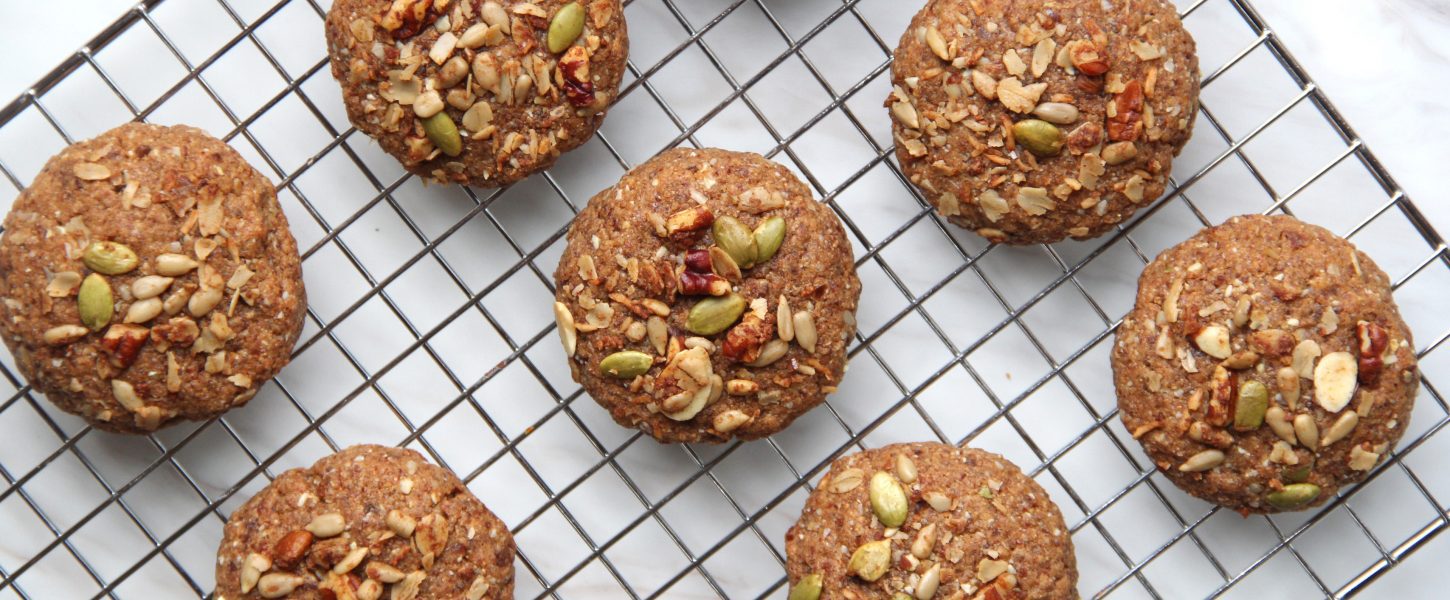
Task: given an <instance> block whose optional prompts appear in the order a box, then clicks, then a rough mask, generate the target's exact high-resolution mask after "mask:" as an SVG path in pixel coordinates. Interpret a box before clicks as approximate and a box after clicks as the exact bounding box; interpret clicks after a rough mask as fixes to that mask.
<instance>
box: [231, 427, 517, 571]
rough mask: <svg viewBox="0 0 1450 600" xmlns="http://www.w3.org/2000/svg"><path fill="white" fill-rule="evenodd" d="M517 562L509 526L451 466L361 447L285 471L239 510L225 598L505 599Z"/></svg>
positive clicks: (233, 524) (233, 527)
mask: <svg viewBox="0 0 1450 600" xmlns="http://www.w3.org/2000/svg"><path fill="white" fill-rule="evenodd" d="M513 564H514V542H513V537H512V536H511V535H510V534H509V531H508V528H507V527H505V526H504V524H503V522H502V521H500V520H499V519H498V518H497V517H495V516H494V515H493V513H490V512H489V511H488V509H487V508H485V507H484V506H483V503H481V502H479V501H478V498H475V497H474V496H473V494H472V493H471V492H469V491H468V488H467V487H465V486H464V485H463V482H461V481H459V479H458V477H456V476H455V475H454V474H453V473H452V472H451V471H448V470H447V469H444V468H442V467H439V466H437V465H433V464H430V463H428V462H427V461H425V460H424V459H423V457H422V455H420V454H418V453H417V452H414V451H412V450H406V449H400V448H388V447H383V446H373V445H361V446H353V447H350V448H346V449H344V450H342V451H341V452H338V453H337V454H333V455H331V456H328V457H326V458H323V459H322V460H319V461H317V463H316V464H314V465H312V466H311V467H310V468H306V469H292V470H290V471H287V472H285V473H283V474H282V475H281V476H279V477H277V478H276V479H275V480H273V481H272V483H271V484H270V485H268V486H267V487H266V488H264V489H263V490H262V491H260V492H258V493H257V495H255V496H252V498H251V499H249V500H247V502H246V503H245V504H243V505H242V506H241V508H238V509H237V510H236V512H234V513H232V516H231V518H230V519H228V520H227V524H226V527H225V529H224V531H223V534H222V543H221V548H220V550H219V551H218V556H217V570H216V596H217V598H218V599H225V600H238V599H241V598H258V597H268V598H277V597H284V596H285V597H287V598H296V599H307V600H312V599H320V598H324V597H326V598H334V597H335V598H364V597H368V596H371V597H372V598H379V597H383V598H387V597H391V598H467V599H469V600H478V599H480V598H490V599H504V598H513V585H514V582H513V576H514V574H513ZM343 586H347V587H348V588H349V590H348V591H350V592H352V593H351V594H348V593H345V592H341V591H339V590H340V588H342V587H343ZM287 590H291V592H290V593H288V592H287ZM327 592H331V593H332V595H326V593H327ZM374 592H376V593H374ZM264 594H266V595H265V596H263V595H264ZM273 594H276V595H273ZM388 594H390V595H388Z"/></svg>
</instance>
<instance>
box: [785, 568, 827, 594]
mask: <svg viewBox="0 0 1450 600" xmlns="http://www.w3.org/2000/svg"><path fill="white" fill-rule="evenodd" d="M823 581H824V579H823V577H822V576H821V574H820V573H811V574H809V575H806V576H805V577H802V578H801V580H800V581H797V582H796V584H795V585H794V586H792V587H791V588H790V596H788V597H787V598H786V600H818V599H819V598H820V597H821V585H822V583H823Z"/></svg>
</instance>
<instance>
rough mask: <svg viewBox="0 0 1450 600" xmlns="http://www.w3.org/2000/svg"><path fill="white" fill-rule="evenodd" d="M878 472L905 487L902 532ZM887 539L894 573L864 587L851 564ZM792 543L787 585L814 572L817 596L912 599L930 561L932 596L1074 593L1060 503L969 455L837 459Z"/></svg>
mask: <svg viewBox="0 0 1450 600" xmlns="http://www.w3.org/2000/svg"><path fill="white" fill-rule="evenodd" d="M903 461H904V462H905V463H907V464H906V465H904V464H903ZM877 473H885V474H887V477H888V480H889V481H892V482H895V483H896V485H903V484H906V485H904V486H903V487H902V488H900V489H902V490H903V491H904V492H905V496H906V498H907V503H908V507H909V508H908V510H907V511H906V518H905V521H904V522H903V524H902V525H901V526H900V527H897V528H892V529H887V528H886V527H885V525H884V524H883V523H882V521H881V519H880V518H878V516H877V515H878V513H877V512H876V511H875V509H874V508H873V504H872V495H873V494H872V492H871V488H872V487H873V486H872V479H873V477H877V476H878V475H877ZM908 482H909V483H908ZM928 528H929V529H928ZM883 539H888V540H890V563H889V567H888V570H887V571H886V572H885V574H884V575H883V576H881V577H880V579H877V580H875V581H874V582H868V581H866V580H865V579H863V578H861V577H860V576H859V575H858V574H857V573H856V572H854V571H853V570H852V569H851V568H850V562H851V557H852V555H853V554H854V553H855V552H856V549H857V548H859V547H861V545H862V544H866V543H870V542H877V541H878V540H883ZM785 548H786V572H787V574H788V576H789V577H790V581H791V584H792V585H796V584H799V582H800V581H801V580H802V579H804V578H806V577H807V576H809V575H811V574H819V575H820V576H821V578H822V583H823V593H822V594H821V596H820V597H821V598H860V599H862V600H868V599H873V600H874V599H882V600H885V599H889V598H893V597H894V594H898V593H906V594H907V595H908V596H909V597H922V596H914V595H913V594H914V593H915V592H916V591H917V589H918V588H920V587H921V586H922V582H923V580H924V579H929V578H930V577H929V576H928V573H930V572H931V571H932V569H933V565H937V566H938V567H939V569H938V570H937V573H938V575H937V577H938V583H937V589H938V592H937V593H936V594H935V595H934V596H931V597H936V598H963V599H971V600H982V599H986V598H995V599H1009V598H1019V599H1027V598H1031V599H1041V600H1049V599H1051V600H1061V599H1064V598H1076V597H1077V590H1076V585H1077V561H1076V559H1075V557H1074V555H1073V550H1072V537H1071V535H1070V533H1069V532H1068V529H1067V526H1066V525H1065V524H1064V523H1063V521H1062V515H1061V513H1060V512H1058V509H1057V505H1055V504H1053V502H1052V499H1051V498H1049V497H1048V495H1047V493H1046V492H1045V491H1043V489H1042V488H1041V487H1040V486H1038V485H1037V482H1035V481H1033V480H1032V479H1030V478H1028V477H1027V476H1025V475H1023V474H1022V471H1020V470H1018V469H1017V467H1016V466H1015V465H1013V464H1012V463H1010V462H1008V461H1007V460H1006V459H1004V458H1002V457H1001V456H998V455H996V454H992V453H990V452H984V451H981V450H977V449H974V448H956V447H953V446H948V445H946V444H939V443H913V444H895V445H891V446H886V447H883V448H876V449H873V450H866V451H863V452H858V453H855V454H851V455H848V456H843V457H841V458H839V459H837V460H836V461H835V462H834V463H832V464H831V470H830V471H829V472H828V473H826V475H825V477H824V478H822V479H821V484H820V486H819V487H817V488H816V489H815V491H813V492H812V493H811V496H810V498H809V499H807V500H806V505H805V508H804V509H802V511H801V517H800V520H799V521H797V522H796V524H795V525H794V526H792V527H791V528H790V531H788V532H786V537H785ZM927 585H930V584H927Z"/></svg>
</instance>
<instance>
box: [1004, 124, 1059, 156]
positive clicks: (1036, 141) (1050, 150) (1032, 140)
mask: <svg viewBox="0 0 1450 600" xmlns="http://www.w3.org/2000/svg"><path fill="white" fill-rule="evenodd" d="M1012 135H1013V137H1015V138H1016V139H1017V143H1018V144H1021V145H1022V147H1023V148H1026V149H1027V150H1028V151H1029V152H1031V153H1033V154H1036V155H1037V156H1041V157H1049V156H1057V155H1058V153H1060V152H1062V141H1063V138H1062V130H1060V129H1058V128H1057V126H1056V125H1053V124H1052V123H1049V122H1047V121H1043V120H1040V119H1026V120H1022V121H1018V122H1017V123H1016V124H1014V125H1013V126H1012Z"/></svg>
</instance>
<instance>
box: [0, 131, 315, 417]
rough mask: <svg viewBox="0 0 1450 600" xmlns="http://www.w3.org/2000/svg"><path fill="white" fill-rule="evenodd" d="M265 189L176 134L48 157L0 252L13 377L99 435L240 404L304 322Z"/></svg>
mask: <svg viewBox="0 0 1450 600" xmlns="http://www.w3.org/2000/svg"><path fill="white" fill-rule="evenodd" d="M306 300H307V299H306V294H305V292H304V290H303V286H302V268H301V261H300V259H299V258H298V255H297V243H296V241H295V240H293V238H292V234H291V233H290V232H289V230H288V228H287V218H286V216H285V215H283V213H282V209H281V207H280V206H279V205H278V204H277V196H276V193H275V191H274V189H273V187H272V184H271V183H270V182H269V181H267V179H266V178H265V177H263V176H262V175H261V174H260V173H258V172H257V171H256V170H255V169H253V168H252V167H251V166H250V165H248V164H247V162H246V161H245V160H243V159H242V157H241V156H240V155H239V154H237V153H236V151H234V150H232V148H231V147H230V146H227V145H226V144H224V143H222V142H221V141H219V140H217V139H216V138H213V137H211V136H209V135H207V134H206V133H205V132H202V131H201V130H198V129H193V128H190V127H183V126H178V127H161V126H156V125H146V124H137V123H132V124H127V125H122V126H121V127H118V128H116V129H113V130H111V131H108V132H106V133H104V134H101V135H100V136H98V137H96V138H95V139H92V140H88V141H84V142H78V143H76V144H73V145H71V146H70V147H68V148H66V149H65V150H62V151H61V153H60V154H58V155H56V156H55V157H53V158H51V159H50V161H48V162H47V163H46V165H45V167H44V169H42V171H41V172H40V174H39V175H37V176H36V178H35V181H34V182H32V183H31V185H30V187H29V188H26V190H25V191H24V192H22V193H21V194H20V196H19V197H18V198H16V200H15V203H14V205H13V206H12V207H11V209H10V213H9V215H8V216H7V217H6V219H5V235H4V238H3V239H0V332H3V334H4V337H5V343H6V344H7V345H8V346H9V348H10V351H11V353H12V354H14V355H15V358H16V362H17V364H18V365H19V367H20V370H21V372H22V373H23V374H24V375H25V377H26V378H27V379H28V380H29V381H30V383H31V384H32V385H33V386H35V388H36V389H38V390H40V391H42V392H45V394H46V395H47V397H48V398H49V399H50V400H51V401H52V402H54V403H55V404H56V405H57V406H59V407H60V408H61V409H63V410H65V411H67V412H70V413H74V414H77V415H79V416H81V417H82V418H84V419H86V420H87V421H89V422H90V423H91V424H92V425H95V426H96V427H99V428H101V429H106V430H112V431H124V432H146V431H154V430H156V429H157V428H159V427H161V426H163V425H165V424H168V423H170V422H172V421H174V420H176V419H206V418H210V417H214V416H216V415H219V414H221V413H222V412H224V411H226V410H227V409H229V408H232V407H234V406H240V405H241V404H244V403H246V402H247V401H248V400H249V399H251V397H252V396H253V395H254V394H256V392H257V389H258V387H260V386H261V385H262V384H263V383H265V382H266V381H267V380H268V379H270V378H271V377H272V376H273V375H275V374H276V373H277V371H278V370H280V369H281V368H282V366H283V365H285V364H287V361H288V360H289V358H290V353H291V350H292V346H293V344H294V343H296V341H297V337H298V335H300V333H301V330H302V317H303V314H304V312H305V310H306Z"/></svg>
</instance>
